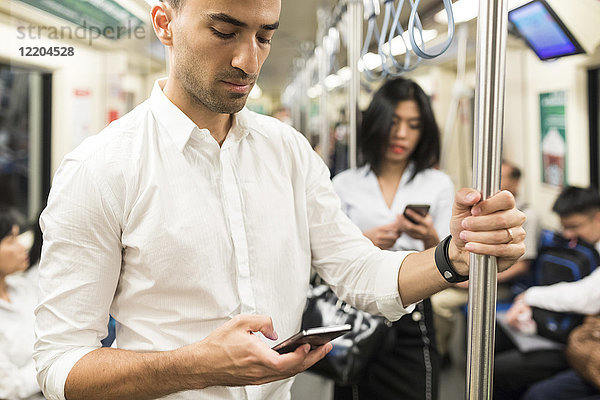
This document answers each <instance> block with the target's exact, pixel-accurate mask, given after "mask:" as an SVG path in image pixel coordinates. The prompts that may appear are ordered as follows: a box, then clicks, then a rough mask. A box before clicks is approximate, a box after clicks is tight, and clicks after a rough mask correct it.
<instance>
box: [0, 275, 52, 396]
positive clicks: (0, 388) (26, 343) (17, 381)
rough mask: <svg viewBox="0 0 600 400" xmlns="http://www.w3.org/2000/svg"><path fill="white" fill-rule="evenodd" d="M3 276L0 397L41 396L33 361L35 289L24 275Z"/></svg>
mask: <svg viewBox="0 0 600 400" xmlns="http://www.w3.org/2000/svg"><path fill="white" fill-rule="evenodd" d="M5 279H6V285H7V288H8V296H9V298H10V302H9V301H6V300H2V299H0V399H6V400H17V399H41V398H43V397H42V395H41V393H40V387H39V385H38V383H37V381H36V379H35V366H34V364H33V342H34V341H35V336H34V334H33V323H34V319H35V318H34V315H33V310H34V308H35V306H36V304H37V290H36V287H35V285H34V284H33V283H31V282H30V281H29V280H28V279H26V278H25V277H24V276H21V275H9V276H7V277H6V278H5Z"/></svg>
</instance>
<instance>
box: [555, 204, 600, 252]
mask: <svg viewBox="0 0 600 400" xmlns="http://www.w3.org/2000/svg"><path fill="white" fill-rule="evenodd" d="M560 224H561V225H562V228H563V235H564V236H565V237H566V238H567V239H575V238H580V239H583V240H585V241H586V242H588V243H592V244H594V243H596V242H598V241H600V210H598V211H590V212H586V213H574V214H569V215H566V216H563V217H560Z"/></svg>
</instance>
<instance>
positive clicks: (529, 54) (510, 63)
mask: <svg viewBox="0 0 600 400" xmlns="http://www.w3.org/2000/svg"><path fill="white" fill-rule="evenodd" d="M152 1H154V0H147V1H146V0H97V1H94V2H92V1H89V2H83V1H80V0H46V1H44V2H42V1H40V0H4V1H0V34H2V37H3V38H6V43H7V44H8V45H6V46H0V66H1V67H2V69H1V70H0V71H1V72H2V74H5V75H2V76H3V77H4V76H6V77H8V78H6V82H9V81H10V82H20V84H23V85H26V86H27V87H29V88H31V90H32V91H31V93H30V95H28V97H27V98H24V99H21V100H20V101H21V102H22V103H27V102H29V104H30V105H31V109H32V110H34V111H35V110H38V111H39V112H38V113H37V114H36V115H38V116H41V115H44V116H45V118H44V119H43V120H42V119H39V118H37V117H35V118H34V117H32V116H31V115H33V114H31V113H30V114H31V115H29V116H28V117H26V116H25V117H24V116H23V115H24V114H23V113H22V112H21V113H19V112H18V111H19V110H18V107H17V106H16V105H13V106H11V108H10V110H9V111H8V112H9V114H8V115H9V116H11V115H12V116H14V118H15V121H16V119H17V117H19V118H29V122H28V126H29V127H30V129H34V128H35V127H36V126H38V125H39V126H41V127H40V128H39V129H38V132H33V130H32V132H30V134H31V135H32V136H31V137H32V138H33V137H35V135H38V136H39V137H42V136H43V135H42V133H41V132H42V131H44V130H45V131H47V132H51V134H50V133H48V134H47V135H46V136H48V138H46V139H45V142H43V143H42V144H41V148H42V149H44V151H45V152H47V153H48V154H49V155H48V159H49V160H50V161H48V160H46V161H45V162H47V163H49V165H50V171H47V169H48V168H46V171H45V174H47V175H48V176H49V175H51V174H53V173H54V172H55V171H56V169H57V167H58V165H59V163H60V161H61V160H62V159H63V157H64V155H65V154H67V153H68V152H69V151H70V150H72V149H73V147H74V146H76V145H78V144H79V143H80V142H81V141H82V140H83V139H84V138H85V137H87V136H89V135H93V134H95V133H97V132H99V131H100V130H101V129H102V128H104V127H105V126H106V124H107V123H108V122H110V121H112V120H114V119H116V118H118V117H120V116H122V115H124V114H125V113H127V112H128V111H129V110H131V108H132V107H134V106H135V105H137V104H139V103H141V102H142V101H144V100H145V99H146V98H147V96H148V94H149V93H150V90H151V88H152V85H153V83H154V81H155V80H156V79H157V78H159V77H163V76H165V75H166V74H167V68H168V67H167V65H166V52H165V50H164V47H163V46H162V44H160V42H158V40H157V39H156V38H155V34H154V32H153V29H152V26H151V23H150V15H149V12H150V3H151V2H152ZM396 3H397V2H396ZM404 3H406V4H408V3H409V2H406V1H405V2H404ZM524 3H528V1H525V0H509V1H508V7H509V9H511V10H513V9H515V8H516V7H519V6H521V5H523V4H524ZM546 3H547V4H548V5H549V7H550V8H551V10H553V12H554V13H555V14H556V15H557V16H558V18H559V19H560V21H561V23H562V25H564V28H565V29H566V30H568V32H570V34H571V35H572V37H573V39H574V40H575V41H576V42H577V43H578V44H579V45H580V48H581V50H582V51H583V52H582V53H580V54H576V55H570V56H566V57H562V58H559V59H556V60H550V61H541V60H540V59H539V58H538V56H537V55H536V54H535V53H534V52H533V50H532V49H531V48H530V47H529V45H528V44H527V42H526V41H525V40H524V39H523V37H522V36H521V35H520V34H518V33H519V32H518V31H517V30H516V29H514V28H511V29H510V32H511V33H510V35H509V40H508V45H507V47H508V51H507V66H506V69H507V81H506V99H507V102H506V105H505V107H506V110H505V143H504V151H505V152H506V154H508V155H509V157H510V158H511V159H512V160H513V161H515V162H516V163H517V164H518V165H520V166H521V167H523V170H525V171H526V172H525V176H524V178H525V179H524V181H525V185H526V186H527V187H529V188H530V190H528V191H527V192H528V193H527V199H526V200H527V201H528V202H529V203H530V204H536V205H540V207H541V208H543V209H544V208H547V209H548V210H549V209H550V201H551V199H553V198H554V197H555V194H556V191H557V189H556V188H555V187H552V186H548V185H546V184H540V181H541V177H542V171H541V161H540V160H539V159H537V156H535V157H534V156H531V155H530V154H529V153H528V151H531V152H533V153H535V152H538V153H539V152H541V145H540V140H541V137H540V136H541V133H540V130H541V127H540V121H539V110H540V104H539V102H540V100H539V96H540V94H541V93H546V92H555V91H564V92H565V93H566V97H565V99H566V100H565V102H566V104H565V110H566V111H565V114H566V130H567V137H568V140H567V141H568V143H567V144H568V146H567V150H566V152H567V159H566V160H567V161H566V165H565V171H566V172H565V174H566V176H567V177H568V179H567V182H568V183H569V184H580V185H587V184H589V183H590V181H593V179H594V176H597V175H598V174H597V172H595V171H594V170H593V169H594V167H592V171H591V172H590V165H592V166H593V165H597V164H598V162H597V157H598V156H597V149H596V153H595V154H596V155H594V154H592V152H593V151H594V145H593V143H597V141H596V142H592V141H591V140H592V138H591V136H592V134H591V133H590V130H593V129H594V121H591V122H590V123H589V124H588V120H589V119H590V116H589V115H588V112H587V110H588V101H591V100H590V99H592V97H593V96H592V95H593V93H594V92H588V86H587V85H588V80H589V81H590V82H591V81H593V80H594V79H596V78H595V77H597V75H596V72H594V71H596V70H597V69H598V68H599V66H600V48H599V44H600V26H599V25H598V23H597V21H600V1H598V0H577V1H564V0H546ZM82 4H86V7H84V8H81V6H82ZM343 4H344V3H341V2H339V1H335V0H303V1H293V0H282V12H281V16H280V28H279V29H278V31H277V32H276V34H275V38H274V40H273V45H272V49H271V54H270V55H269V58H268V59H267V61H266V62H265V64H264V66H263V69H262V72H261V77H260V79H259V81H258V85H259V86H260V87H261V88H262V96H261V97H259V98H257V99H250V100H249V102H248V104H249V106H250V107H252V109H253V110H255V111H259V112H264V113H273V112H275V111H276V110H277V109H278V108H279V107H280V106H281V104H282V99H281V96H282V94H283V93H284V92H285V90H286V88H287V87H289V85H290V84H291V83H292V82H293V81H294V79H296V78H297V77H298V76H299V73H300V71H301V68H300V66H301V64H302V63H303V62H305V61H306V60H308V59H310V58H311V57H312V55H313V53H314V51H315V48H316V47H317V45H316V43H317V42H318V41H319V40H320V39H321V38H322V37H323V36H324V32H325V31H326V30H327V33H329V28H338V29H337V36H338V37H339V41H338V43H337V47H336V50H335V51H334V55H333V57H332V60H331V61H332V66H331V67H330V70H329V71H327V74H328V76H327V77H328V78H329V77H330V76H331V79H330V80H329V82H330V83H331V86H330V87H328V89H329V90H330V92H329V97H328V103H329V111H328V113H329V117H330V122H331V123H332V124H333V123H334V122H336V121H337V119H338V118H341V112H340V110H342V109H344V108H345V107H346V105H347V103H346V100H345V98H346V92H347V89H346V88H347V85H346V84H345V80H344V79H346V78H345V77H344V76H345V75H343V72H344V71H347V69H346V70H344V67H345V66H346V65H347V37H346V30H345V27H347V24H348V22H347V21H346V20H345V19H344V18H342V19H341V20H337V19H336V18H335V17H336V16H337V15H339V14H343V12H342V11H343V10H342V6H343ZM406 4H405V7H408V6H406ZM477 4H478V2H477V0H458V1H455V2H454V6H453V7H454V9H455V19H456V28H457V34H458V31H459V30H460V29H461V28H462V27H463V26H464V27H466V28H465V29H466V32H467V41H466V48H467V55H466V62H465V64H464V65H459V62H457V56H458V51H457V50H458V40H457V39H456V38H455V40H454V41H453V42H452V44H451V46H450V48H449V49H448V50H447V51H446V52H445V53H444V54H442V55H441V56H439V57H437V58H434V59H432V60H426V61H423V62H422V63H421V64H420V65H419V67H418V68H417V69H415V70H414V71H412V72H410V73H408V74H407V76H408V77H411V78H413V79H415V80H417V81H418V82H419V84H421V86H423V87H424V88H425V89H426V91H427V92H428V94H430V95H431V96H432V99H433V106H434V112H435V113H436V117H437V119H438V123H439V124H440V126H441V127H444V125H445V123H446V122H447V120H448V115H450V114H449V109H450V104H451V98H452V96H453V93H454V88H453V86H454V85H455V81H456V75H457V69H458V68H464V71H465V75H464V81H465V82H464V84H465V87H467V88H468V90H467V92H468V93H466V94H467V95H471V96H472V89H473V88H474V87H475V79H476V69H475V51H476V43H475V37H476V28H477V19H476V18H475V17H476V12H475V10H476V9H477ZM42 5H44V6H42ZM98 5H100V6H98ZM102 5H106V7H104V8H103V7H101V6H102ZM418 12H419V16H420V18H421V21H422V23H423V29H424V32H428V33H429V32H433V33H434V34H433V35H432V36H431V37H427V38H425V39H426V40H427V49H429V50H431V51H435V50H436V48H438V47H439V46H440V45H441V43H443V42H444V41H445V40H446V31H447V26H448V23H447V21H444V19H443V16H444V12H443V4H442V1H441V0H422V1H421V3H420V5H419V9H418ZM408 18H409V16H408V8H406V9H403V10H402V13H401V15H400V19H399V20H400V22H401V24H403V25H404V26H406V24H407V21H408ZM382 19H383V14H382V13H380V14H379V15H378V16H377V18H376V21H377V24H378V25H379V26H381V24H382V23H383V21H382ZM461 19H462V20H465V21H466V22H460V20H461ZM83 22H85V25H87V26H83V25H84V24H83ZM92 26H93V28H92ZM107 27H108V28H109V30H108V31H106V30H105V29H106V28H107ZM86 28H87V29H86ZM99 31H100V32H99ZM366 33H367V23H366V21H363V37H364V36H365V35H366ZM424 35H425V33H424ZM333 36H335V35H333ZM376 47H377V46H376V45H375V44H374V43H373V42H372V43H371V45H370V47H369V48H368V50H369V51H370V52H372V53H376V52H377V48H376ZM36 48H37V50H35V49H36ZM42 48H43V49H44V50H41V49H42ZM35 51H37V52H38V54H37V55H34V53H35ZM42 51H43V52H44V54H41V53H40V52H42ZM17 67H18V68H17ZM376 68H377V67H376V66H375V70H376ZM23 71H25V72H27V73H30V74H31V76H32V77H31V78H27V79H24V78H23V77H22V75H19V77H18V79H16V78H15V76H17V75H18V74H23V73H25V72H23ZM313 72H314V71H313ZM11 74H12V75H11ZM36 74H38V75H39V74H42V75H41V76H38V75H36ZM588 74H590V76H591V78H588ZM313 75H314V76H312V78H311V79H312V80H313V81H314V80H315V79H316V78H318V77H317V76H316V75H317V74H313ZM36 76H37V77H36ZM38 78H39V79H38ZM3 79H4V78H3ZM326 83H327V82H326ZM380 83H381V82H380V81H375V82H369V81H367V80H365V79H363V81H362V90H361V92H360V96H359V106H361V107H363V108H364V105H365V104H367V103H368V101H369V98H370V95H371V93H372V90H373V89H374V88H376V87H378V85H379V84H380ZM313 84H314V82H313ZM17 89H18V86H16V85H13V86H12V87H11V90H17ZM305 89H306V90H305V91H304V93H303V94H302V96H303V97H304V98H303V100H302V102H303V107H305V108H304V109H303V110H304V111H303V112H302V118H303V122H302V124H300V125H297V126H296V127H297V128H298V129H299V130H300V131H301V132H303V133H304V134H305V135H306V136H307V137H309V138H310V137H311V135H314V134H315V130H316V127H315V125H314V124H313V122H314V121H311V120H310V117H311V115H312V113H314V112H315V107H316V105H318V96H313V97H311V98H310V99H308V96H307V89H310V85H307V87H306V88H305ZM596 92H597V90H596ZM6 93H11V92H9V91H5V92H4V94H6ZM589 93H591V94H589ZM36 99H37V100H39V99H44V101H43V102H42V103H39V102H37V100H36ZM593 104H597V103H593ZM3 111H4V109H3ZM596 114H597V113H596ZM11 118H12V117H11ZM40 118H41V117H40ZM34 120H35V121H34ZM40 121H42V122H40ZM26 122H27V121H26ZM22 124H25V125H27V124H26V123H25V122H23V123H22ZM596 125H597V123H596ZM50 136H51V139H50V138H49V137H50ZM44 137H45V136H44ZM458 146H459V143H454V144H452V143H451V144H450V145H449V146H448V148H449V151H451V152H454V151H457V149H458ZM595 146H596V147H597V144H596V145H595ZM526 149H527V150H526ZM36 151H37V150H36ZM40 151H41V150H40ZM462 151H464V149H463V150H462ZM594 163H596V164H594ZM41 164H43V165H45V164H44V163H41ZM467 167H468V166H466V165H462V166H453V165H449V166H448V171H449V173H450V175H451V176H452V177H453V179H455V183H456V184H457V185H459V184H462V183H465V182H467V183H468V182H469V179H470V175H469V173H468V172H465V171H467V170H468V168H467ZM35 168H38V169H39V168H41V167H40V166H39V165H37V166H35ZM453 168H454V169H455V170H456V172H455V173H453V171H452V169H453ZM595 168H596V169H597V167H595ZM459 170H460V172H459ZM44 179H49V178H44ZM596 179H597V178H596ZM48 184H49V183H48V182H46V183H45V186H44V187H47V186H48ZM23 185H24V186H26V184H25V183H23ZM29 185H30V186H32V189H31V191H32V193H33V192H35V193H38V192H39V193H41V192H43V191H44V189H39V188H37V189H36V188H33V186H36V185H37V186H36V187H38V186H40V184H39V183H31V182H30V183H29ZM39 193H38V194H36V196H37V197H39V199H40V200H37V203H35V204H34V205H31V206H30V207H29V209H30V210H35V209H36V207H37V205H38V204H40V203H43V201H44V200H43V196H42V195H41V194H39ZM32 212H33V211H32ZM548 216H549V221H550V222H549V225H553V224H555V222H553V221H552V218H553V217H552V214H551V212H548Z"/></svg>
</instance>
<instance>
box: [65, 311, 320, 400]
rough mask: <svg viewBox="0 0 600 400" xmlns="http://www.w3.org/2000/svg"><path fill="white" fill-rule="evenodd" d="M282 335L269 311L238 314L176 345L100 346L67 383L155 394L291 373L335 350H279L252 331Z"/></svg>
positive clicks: (120, 394)
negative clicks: (156, 348)
mask: <svg viewBox="0 0 600 400" xmlns="http://www.w3.org/2000/svg"><path fill="white" fill-rule="evenodd" d="M259 331H260V332H262V333H263V334H264V336H265V337H267V338H269V339H273V340H275V339H277V335H276V333H275V332H274V330H273V324H272V322H271V319H270V318H269V317H266V316H259V315H252V316H237V317H234V318H233V319H232V320H231V321H229V322H227V323H226V324H224V325H223V326H221V327H220V328H218V329H216V330H215V331H213V332H212V333H211V334H210V335H209V336H207V337H206V339H204V340H202V341H200V342H198V343H194V344H191V345H188V346H185V347H182V348H180V349H177V350H173V351H165V352H150V353H139V352H134V351H127V350H119V349H112V348H106V347H105V348H101V349H98V350H94V351H92V352H91V353H88V354H87V355H85V356H84V357H83V358H81V359H80V360H79V361H78V362H77V364H75V366H74V367H73V369H72V370H71V372H70V373H69V376H68V377H67V381H66V384H65V396H66V398H67V399H68V400H77V399H85V400H94V399H107V398H110V399H123V400H130V399H154V398H157V397H162V396H166V395H168V394H170V393H176V392H179V391H182V390H194V389H202V388H206V387H209V386H243V385H252V384H262V383H267V382H271V381H276V380H280V379H285V378H289V377H291V376H293V375H296V374H297V373H299V372H301V371H304V370H305V369H307V368H308V367H310V366H311V365H313V364H314V363H315V362H317V361H318V360H320V359H321V358H323V357H324V356H325V354H327V352H328V351H329V350H331V344H329V343H328V344H327V345H325V346H321V347H318V348H317V349H315V350H313V351H310V352H309V351H308V350H309V348H310V345H304V346H301V347H299V348H298V349H296V351H294V352H293V353H287V354H283V355H280V354H279V353H277V352H275V351H273V350H271V349H270V348H269V347H268V346H267V345H266V344H264V343H263V342H262V341H261V339H259V338H258V337H257V336H255V335H254V334H253V333H252V332H259Z"/></svg>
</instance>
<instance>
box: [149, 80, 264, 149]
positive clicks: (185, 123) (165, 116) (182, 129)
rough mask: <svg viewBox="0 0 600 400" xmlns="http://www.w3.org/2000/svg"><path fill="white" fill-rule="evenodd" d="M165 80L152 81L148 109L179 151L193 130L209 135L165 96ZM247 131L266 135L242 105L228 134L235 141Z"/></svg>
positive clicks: (246, 133)
mask: <svg viewBox="0 0 600 400" xmlns="http://www.w3.org/2000/svg"><path fill="white" fill-rule="evenodd" d="M166 80H167V79H166V78H163V79H158V80H156V82H154V87H153V88H152V94H151V95H150V109H151V110H152V114H153V115H154V117H155V118H156V120H157V121H158V123H159V124H160V125H161V128H162V129H164V130H165V131H166V132H167V134H168V135H169V136H170V137H171V139H172V140H173V142H174V143H175V145H176V146H177V148H178V149H179V151H183V149H184V147H185V145H186V144H187V142H188V141H189V139H190V136H191V135H192V132H194V130H199V131H204V132H205V133H206V134H207V135H210V132H209V131H208V130H206V129H199V128H198V126H196V124H195V123H194V122H193V121H192V120H191V119H190V118H189V117H188V116H187V115H185V113H184V112H183V111H181V110H180V109H179V107H177V106H176V105H175V104H173V103H172V102H171V100H169V98H167V96H166V95H165V94H164V92H163V90H162V88H163V87H164V85H165V83H166ZM249 132H257V133H260V134H261V135H263V136H267V135H266V133H265V132H263V131H262V130H259V129H257V124H256V120H255V116H254V114H253V113H252V112H251V111H250V110H248V109H247V108H246V107H244V108H243V109H242V110H241V111H240V112H238V113H236V114H234V115H233V123H232V125H231V129H230V130H229V133H228V136H229V135H232V136H234V137H235V141H236V142H237V141H239V140H242V139H243V138H244V137H246V136H247V135H248V133H249Z"/></svg>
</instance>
